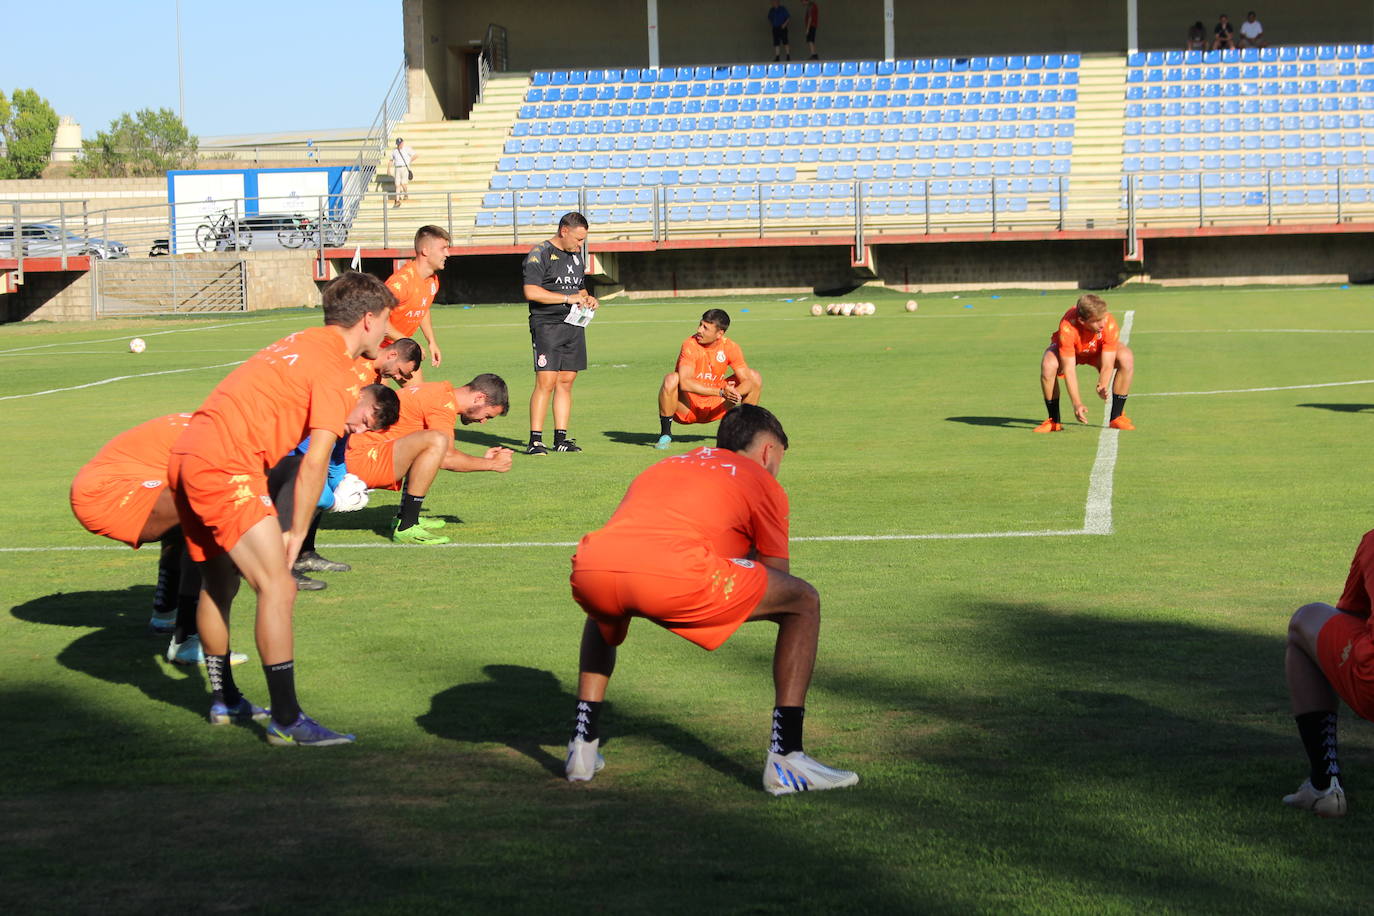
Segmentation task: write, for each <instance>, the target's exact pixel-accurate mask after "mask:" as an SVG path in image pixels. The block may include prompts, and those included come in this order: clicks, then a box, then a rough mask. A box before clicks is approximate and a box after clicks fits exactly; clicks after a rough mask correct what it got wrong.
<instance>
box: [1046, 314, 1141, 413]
mask: <svg viewBox="0 0 1374 916" xmlns="http://www.w3.org/2000/svg"><path fill="white" fill-rule="evenodd" d="M1120 338H1121V332H1120V330H1119V329H1118V328H1117V325H1116V319H1115V318H1113V317H1112V315H1111V312H1108V311H1107V303H1106V302H1104V301H1103V300H1102V297H1100V296H1094V295H1093V294H1092V293H1089V294H1087V295H1086V296H1081V297H1079V299H1078V303H1077V304H1076V305H1075V306H1074V307H1073V308H1071V309H1069V310H1068V311H1067V312H1065V313H1064V317H1063V318H1060V319H1059V330H1058V331H1056V332H1055V333H1054V335H1053V336H1052V337H1050V345H1049V347H1048V348H1046V350H1045V355H1044V356H1043V357H1042V358H1041V360H1040V387H1041V388H1042V389H1043V393H1044V395H1045V410H1046V412H1047V413H1048V414H1049V417H1048V419H1046V420H1045V422H1043V423H1041V424H1040V425H1039V426H1037V427H1036V428H1035V432H1037V433H1057V432H1062V431H1063V429H1064V424H1063V423H1061V422H1060V421H1059V378H1063V379H1064V387H1065V388H1067V389H1069V400H1070V401H1071V402H1072V403H1073V415H1074V418H1075V419H1076V420H1078V422H1079V423H1086V422H1088V408H1086V407H1084V406H1083V399H1082V398H1081V397H1079V395H1078V376H1077V375H1076V374H1075V372H1074V369H1075V368H1077V367H1078V366H1092V367H1093V368H1094V369H1096V370H1097V372H1098V376H1097V396H1098V397H1099V398H1101V399H1102V400H1104V401H1105V400H1107V392H1108V390H1109V388H1110V391H1111V398H1112V412H1111V417H1110V419H1111V422H1110V426H1111V428H1112V429H1135V425H1134V424H1132V423H1131V419H1130V417H1127V416H1126V415H1125V414H1123V413H1122V411H1123V410H1125V409H1126V396H1127V395H1128V394H1130V391H1131V378H1132V377H1133V376H1134V375H1135V354H1134V353H1132V352H1131V348H1130V347H1128V346H1126V345H1125V344H1123V343H1121V339H1120ZM1113 371H1115V373H1116V377H1115V378H1113V377H1112V373H1113Z"/></svg>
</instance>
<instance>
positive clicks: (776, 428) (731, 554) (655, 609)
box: [565, 404, 859, 795]
mask: <svg viewBox="0 0 1374 916" xmlns="http://www.w3.org/2000/svg"><path fill="white" fill-rule="evenodd" d="M786 449H787V434H786V433H785V432H783V429H782V424H781V423H779V422H778V420H777V418H776V417H774V416H773V415H772V414H771V413H769V412H768V411H767V410H765V409H763V408H762V407H757V406H755V405H752V404H745V405H741V406H740V407H738V408H736V409H735V410H732V411H730V412H729V413H727V414H726V415H725V418H724V419H723V420H721V422H720V430H719V434H718V436H717V439H716V447H715V448H706V447H703V448H698V449H695V450H693V451H691V452H688V453H687V454H685V455H677V456H675V457H672V458H668V459H666V460H664V461H660V462H658V463H657V464H655V465H652V466H651V467H649V468H648V469H647V470H645V471H644V472H643V473H641V474H640V475H639V476H638V477H636V478H635V480H634V482H633V483H632V484H630V489H629V490H628V491H627V492H626V494H625V498H624V499H623V500H621V502H620V506H619V508H617V509H616V511H615V514H614V515H612V516H611V519H610V521H608V522H607V523H606V525H605V527H603V528H601V529H600V530H599V531H593V532H592V533H591V534H588V535H587V536H586V537H584V538H582V541H581V543H579V544H578V547H577V553H576V554H575V555H574V556H573V560H572V567H573V572H572V577H571V579H570V583H571V585H572V594H573V600H575V601H576V602H577V603H578V604H579V605H581V607H582V609H583V610H584V611H585V612H586V614H587V621H586V624H585V625H584V627H583V630H582V652H581V663H580V673H579V675H578V682H577V716H576V727H575V733H574V735H573V739H572V741H571V742H569V744H568V757H567V762H566V764H565V772H566V774H567V777H568V780H569V781H572V782H581V781H586V780H589V779H591V778H592V777H593V776H594V775H595V774H596V772H597V771H598V770H600V769H601V767H602V766H603V765H604V761H603V760H602V759H601V754H600V753H599V748H600V741H601V739H600V731H599V727H600V726H599V719H600V715H601V704H602V703H603V701H604V700H605V697H606V685H607V684H608V682H609V681H610V677H611V672H612V671H614V670H615V658H616V649H615V647H616V646H618V645H620V644H621V643H622V642H624V640H625V636H626V632H627V631H628V629H629V626H630V620H631V619H632V618H634V617H644V618H646V619H648V620H651V621H653V622H654V623H656V624H658V625H659V626H661V627H664V628H666V629H669V630H672V631H673V632H674V633H677V634H678V635H679V636H681V637H683V638H684V639H687V640H690V641H691V642H694V643H696V644H697V645H699V646H701V647H702V648H704V649H708V650H710V649H715V648H717V647H718V646H720V645H721V644H722V643H724V642H725V640H727V639H729V638H730V635H731V634H732V633H734V631H735V630H736V629H738V628H739V626H740V625H741V624H742V623H744V622H745V621H746V620H770V621H773V622H774V623H776V624H777V625H778V639H777V644H776V648H775V649H774V655H773V682H774V688H775V699H776V706H775V707H774V709H773V735H772V741H771V743H770V745H769V749H768V757H767V761H766V763H765V765H764V772H763V787H764V789H765V791H767V792H769V793H771V794H773V795H787V794H791V793H793V792H802V791H808V790H818V789H838V788H841V787H844V786H852V785H854V784H855V783H857V782H858V781H859V777H858V776H857V775H855V774H854V773H850V772H848V771H845V770H836V769H832V768H831V767H827V766H824V765H823V764H821V763H818V762H817V761H815V760H813V759H812V758H811V757H809V756H807V755H806V753H805V752H804V751H803V750H802V717H803V713H804V712H805V709H804V704H805V703H806V691H807V688H808V687H809V686H810V683H811V672H812V669H813V668H814V667H815V663H816V643H817V639H818V636H819V633H820V623H821V611H820V597H819V596H818V595H817V594H816V590H815V589H814V588H813V587H812V586H811V585H810V583H808V582H806V581H805V580H803V579H798V578H796V577H795V576H793V575H791V574H790V572H789V563H788V559H787V557H788V543H787V542H788V507H787V494H786V493H785V492H784V491H783V488H782V486H781V485H780V484H779V483H778V481H777V474H778V468H779V467H780V466H781V464H782V459H783V453H784V452H785V451H786Z"/></svg>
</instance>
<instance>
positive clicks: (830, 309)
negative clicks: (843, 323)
mask: <svg viewBox="0 0 1374 916" xmlns="http://www.w3.org/2000/svg"><path fill="white" fill-rule="evenodd" d="M825 313H826V314H827V315H838V314H839V313H840V304H839V303H838V302H832V303H830V304H829V305H827V306H826V307H825Z"/></svg>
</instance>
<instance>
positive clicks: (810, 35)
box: [806, 25, 816, 44]
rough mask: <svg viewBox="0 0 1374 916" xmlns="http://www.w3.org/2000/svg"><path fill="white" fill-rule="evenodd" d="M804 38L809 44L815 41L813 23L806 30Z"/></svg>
mask: <svg viewBox="0 0 1374 916" xmlns="http://www.w3.org/2000/svg"><path fill="white" fill-rule="evenodd" d="M806 40H807V41H808V42H810V43H811V44H815V43H816V27H815V26H814V25H813V26H812V27H811V28H809V29H807V30H806Z"/></svg>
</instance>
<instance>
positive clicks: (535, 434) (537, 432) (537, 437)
mask: <svg viewBox="0 0 1374 916" xmlns="http://www.w3.org/2000/svg"><path fill="white" fill-rule="evenodd" d="M543 441H544V431H543V430H542V429H532V430H530V445H534V443H536V442H543Z"/></svg>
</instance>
